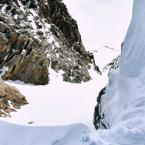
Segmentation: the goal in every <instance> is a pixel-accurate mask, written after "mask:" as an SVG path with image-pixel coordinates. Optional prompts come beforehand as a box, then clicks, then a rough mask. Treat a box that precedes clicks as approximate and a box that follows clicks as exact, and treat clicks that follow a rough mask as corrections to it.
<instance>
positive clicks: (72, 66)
mask: <svg viewBox="0 0 145 145" xmlns="http://www.w3.org/2000/svg"><path fill="white" fill-rule="evenodd" d="M89 64H94V57H93V55H92V54H90V53H89V52H87V51H86V50H85V48H84V46H83V44H82V40H81V36H80V33H79V30H78V26H77V23H76V21H75V20H74V19H73V18H72V17H71V16H70V15H69V13H68V11H67V8H66V6H65V5H64V4H63V3H62V1H61V0H2V1H0V67H1V68H3V67H7V68H8V69H7V71H5V73H4V74H3V76H2V78H3V79H4V80H8V79H11V80H21V81H24V82H26V83H33V84H36V85H39V84H41V85H44V84H47V83H48V82H49V79H51V78H49V71H50V67H51V68H52V69H53V70H55V71H56V72H59V71H60V70H61V72H63V74H62V76H63V80H64V81H68V82H77V83H80V82H82V81H84V82H85V81H88V80H90V79H91V77H90V75H89V73H88V68H89ZM49 66H50V67H49ZM48 68H49V69H48Z"/></svg>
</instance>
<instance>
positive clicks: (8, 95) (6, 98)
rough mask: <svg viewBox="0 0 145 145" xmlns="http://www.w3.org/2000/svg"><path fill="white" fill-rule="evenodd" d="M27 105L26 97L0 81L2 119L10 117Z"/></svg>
mask: <svg viewBox="0 0 145 145" xmlns="http://www.w3.org/2000/svg"><path fill="white" fill-rule="evenodd" d="M25 104H27V101H26V98H25V96H23V95H22V94H21V93H20V92H19V91H18V90H17V89H16V88H15V87H12V86H9V85H7V84H5V83H4V82H3V81H2V80H1V79H0V117H6V116H10V115H9V113H10V112H12V111H16V109H18V108H20V107H21V106H22V105H25Z"/></svg>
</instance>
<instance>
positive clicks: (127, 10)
mask: <svg viewBox="0 0 145 145" xmlns="http://www.w3.org/2000/svg"><path fill="white" fill-rule="evenodd" d="M63 2H64V3H65V4H66V5H67V7H68V10H69V12H70V13H71V15H72V16H73V18H74V19H76V20H77V23H78V25H79V30H80V33H81V35H82V39H83V44H84V45H85V47H86V49H88V50H99V49H101V48H102V47H103V46H106V45H109V46H110V47H113V48H115V49H120V45H121V43H122V41H123V40H124V37H125V34H126V31H127V28H128V26H129V23H130V20H131V12H132V0H89V1H86V0H63Z"/></svg>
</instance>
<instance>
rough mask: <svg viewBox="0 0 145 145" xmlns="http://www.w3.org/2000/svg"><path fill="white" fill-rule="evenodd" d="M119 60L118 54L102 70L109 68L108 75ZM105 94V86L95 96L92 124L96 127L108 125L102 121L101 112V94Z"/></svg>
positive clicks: (107, 126)
mask: <svg viewBox="0 0 145 145" xmlns="http://www.w3.org/2000/svg"><path fill="white" fill-rule="evenodd" d="M119 60H120V56H118V57H117V58H115V59H113V60H112V61H111V62H110V63H108V64H107V65H106V66H105V67H104V68H103V71H105V70H109V73H108V75H110V73H111V72H112V71H113V70H116V69H118V68H119ZM105 94H106V87H104V88H102V90H101V91H100V92H99V94H98V97H97V105H96V106H95V109H94V118H93V124H94V126H95V128H96V129H99V128H104V129H106V128H109V125H108V124H106V122H104V112H103V109H102V100H103V96H104V95H105Z"/></svg>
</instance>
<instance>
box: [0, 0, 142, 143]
mask: <svg viewBox="0 0 145 145" xmlns="http://www.w3.org/2000/svg"><path fill="white" fill-rule="evenodd" d="M144 6H145V0H134V4H133V17H132V21H131V23H130V26H129V29H128V32H127V35H126V38H125V41H124V44H123V47H122V55H121V59H120V67H119V69H117V70H115V71H113V72H112V73H111V74H110V77H109V83H108V85H107V89H106V94H104V95H103V96H102V100H101V103H102V112H103V113H104V119H103V121H104V122H105V123H107V124H108V126H109V129H107V130H104V129H100V130H98V131H96V132H90V131H89V129H88V127H86V126H83V125H82V124H77V125H70V126H67V127H25V126H18V125H12V124H8V123H4V122H0V130H1V132H0V138H1V142H0V144H1V145H145V117H144V116H145V75H144V74H145V60H144V59H145V52H144V51H145V41H144V38H145V20H144V18H145V9H144ZM114 87H115V89H114Z"/></svg>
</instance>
